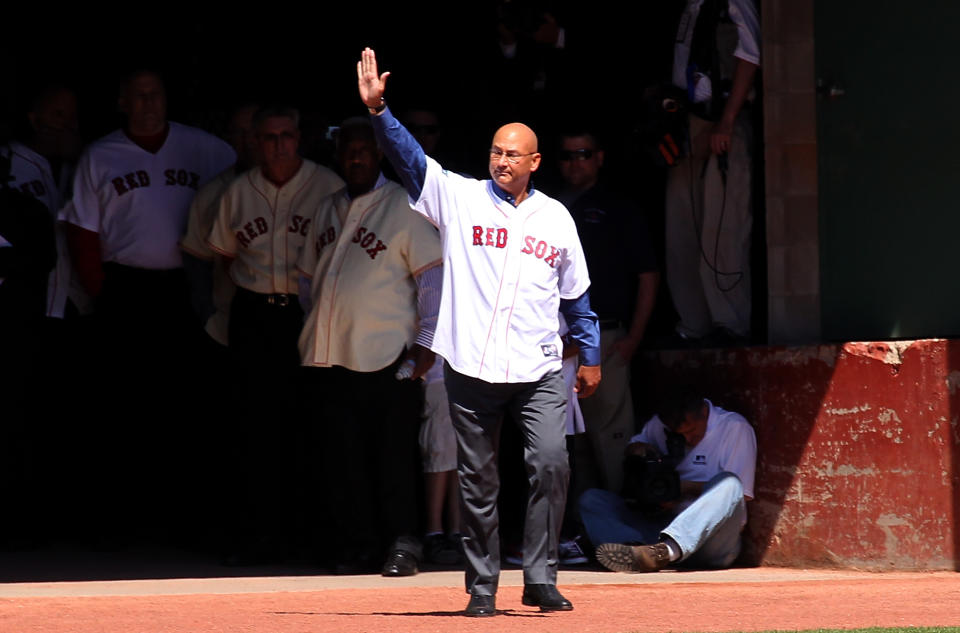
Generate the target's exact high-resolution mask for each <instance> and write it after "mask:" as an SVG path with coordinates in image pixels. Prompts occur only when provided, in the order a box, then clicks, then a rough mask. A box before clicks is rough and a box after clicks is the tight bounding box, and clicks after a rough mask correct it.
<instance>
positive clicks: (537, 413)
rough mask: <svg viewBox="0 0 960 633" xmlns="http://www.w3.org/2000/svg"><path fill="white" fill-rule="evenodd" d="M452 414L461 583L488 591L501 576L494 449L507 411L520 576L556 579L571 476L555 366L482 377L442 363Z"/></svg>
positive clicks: (535, 581)
mask: <svg viewBox="0 0 960 633" xmlns="http://www.w3.org/2000/svg"><path fill="white" fill-rule="evenodd" d="M444 381H445V383H446V386H447V397H448V399H449V400H450V417H451V418H452V420H453V426H454V429H456V432H457V462H458V471H459V476H460V493H461V497H460V502H461V516H462V519H461V523H462V525H463V527H464V541H463V545H464V552H465V554H466V558H467V572H466V588H467V591H468V592H469V593H471V594H477V595H494V594H496V592H497V587H498V584H499V578H500V532H499V527H500V526H499V518H498V514H497V505H496V504H497V493H498V491H499V489H500V478H499V475H498V473H497V451H498V444H499V441H500V428H501V425H502V423H503V418H504V414H505V413H509V414H510V417H511V418H513V419H514V420H515V421H516V422H517V424H518V425H519V427H520V433H521V435H522V437H523V446H524V461H525V463H526V471H527V483H528V485H529V488H528V493H527V514H526V520H525V522H524V531H523V581H524V583H526V584H556V582H557V568H558V558H557V546H558V542H559V538H560V523H561V521H562V520H563V508H564V503H565V501H566V495H567V484H568V482H569V478H570V467H569V465H568V462H567V448H566V439H565V430H566V429H565V421H566V406H567V394H566V390H565V388H564V383H563V378H562V377H561V376H560V372H559V371H557V372H551V373H548V374H546V375H544V376H543V377H542V378H540V379H539V380H537V381H535V382H525V383H496V384H493V383H488V382H485V381H483V380H479V379H477V378H470V377H468V376H464V375H463V374H460V373H457V372H456V371H454V370H453V369H451V368H450V367H449V365H448V366H446V367H445V369H444Z"/></svg>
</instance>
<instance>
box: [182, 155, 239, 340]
mask: <svg viewBox="0 0 960 633" xmlns="http://www.w3.org/2000/svg"><path fill="white" fill-rule="evenodd" d="M236 177H237V170H236V167H228V168H227V169H225V170H223V171H222V172H220V173H219V174H218V175H217V177H216V178H214V179H213V180H211V181H210V182H208V183H207V184H206V185H204V186H203V187H201V189H200V191H198V192H197V195H196V196H194V198H193V202H192V203H191V204H190V214H189V216H188V218H187V232H186V233H185V234H184V235H183V238H182V239H181V240H180V248H181V249H183V250H184V251H186V252H187V253H190V254H191V255H193V256H194V257H198V258H200V259H207V260H214V261H213V307H214V309H215V310H216V312H214V313H213V314H212V315H210V318H209V319H207V322H206V323H205V324H204V330H205V331H206V332H207V334H209V335H210V337H211V338H212V339H213V340H215V341H217V342H218V343H220V344H221V345H226V344H227V343H228V334H227V332H228V326H229V323H230V302H231V301H232V300H233V295H234V292H235V291H236V286H234V285H233V280H231V279H230V275H229V273H228V272H227V267H226V263H225V260H224V259H223V258H220V257H214V252H213V250H212V249H211V248H210V245H209V244H207V236H208V235H210V229H211V228H213V221H214V220H215V219H216V217H217V212H218V211H219V210H220V196H222V195H223V193H224V192H225V191H226V190H227V187H229V186H230V183H231V182H233V181H234V179H235V178H236Z"/></svg>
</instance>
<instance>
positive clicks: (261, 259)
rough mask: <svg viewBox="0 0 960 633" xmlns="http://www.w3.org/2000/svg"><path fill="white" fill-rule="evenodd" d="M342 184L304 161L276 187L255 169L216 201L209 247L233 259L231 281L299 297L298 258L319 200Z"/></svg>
mask: <svg viewBox="0 0 960 633" xmlns="http://www.w3.org/2000/svg"><path fill="white" fill-rule="evenodd" d="M342 186H343V181H342V180H341V179H340V177H339V176H337V175H336V174H335V173H334V172H333V171H331V170H330V169H327V168H326V167H323V166H321V165H317V164H316V163H314V162H311V161H309V160H304V161H303V164H302V165H301V166H300V169H299V170H298V171H297V173H296V175H294V177H293V178H291V179H290V180H288V181H287V182H285V183H284V184H283V186H280V187H278V186H276V185H275V184H273V183H272V182H270V181H269V180H267V178H266V177H265V176H264V175H263V171H262V170H261V169H260V168H259V167H255V168H253V169H251V170H249V171H248V172H246V173H245V174H242V175H241V176H240V177H238V178H237V179H236V180H234V181H233V182H232V183H231V184H230V186H229V187H227V190H226V191H225V192H224V194H223V195H222V196H221V197H220V208H219V211H218V213H217V217H216V219H215V220H214V223H213V228H212V229H211V230H210V235H209V236H208V237H207V243H208V244H209V246H210V247H211V248H212V249H213V250H214V251H216V252H217V253H219V254H221V255H223V256H225V257H233V258H235V259H234V261H233V263H232V264H231V265H230V278H231V279H232V280H233V282H234V283H235V284H237V285H238V286H240V287H241V288H246V289H247V290H251V291H253V292H259V293H262V294H297V283H298V280H299V273H298V272H297V269H296V264H297V258H298V257H299V256H300V249H301V247H302V246H303V244H304V239H305V238H306V236H307V233H308V232H309V230H310V224H311V222H312V220H313V216H314V213H315V212H316V210H317V206H318V205H319V204H320V201H321V200H322V199H323V198H324V197H326V196H328V195H329V194H331V193H333V192H334V191H336V190H337V189H339V188H340V187H342Z"/></svg>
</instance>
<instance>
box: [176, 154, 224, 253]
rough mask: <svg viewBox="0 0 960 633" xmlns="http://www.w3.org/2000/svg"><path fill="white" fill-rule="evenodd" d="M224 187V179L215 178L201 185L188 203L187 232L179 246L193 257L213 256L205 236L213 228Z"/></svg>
mask: <svg viewBox="0 0 960 633" xmlns="http://www.w3.org/2000/svg"><path fill="white" fill-rule="evenodd" d="M231 172H232V168H231ZM224 177H226V176H224ZM224 189H225V185H224V181H223V180H221V178H215V179H214V180H212V181H210V182H209V183H207V184H206V185H204V186H203V187H201V189H200V191H199V192H197V195H196V196H195V197H194V198H193V202H192V203H191V204H190V213H189V215H188V218H187V232H186V233H185V234H184V236H183V239H182V240H180V247H181V248H182V249H183V250H185V251H186V252H188V253H190V254H191V255H193V256H194V257H201V258H204V259H210V258H212V257H213V252H212V251H211V250H210V246H209V245H208V244H207V236H208V235H210V229H211V228H213V227H212V225H213V223H214V221H215V220H216V218H217V212H218V211H219V210H220V196H221V194H222V193H223V191H224Z"/></svg>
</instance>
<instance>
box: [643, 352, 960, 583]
mask: <svg viewBox="0 0 960 633" xmlns="http://www.w3.org/2000/svg"><path fill="white" fill-rule="evenodd" d="M641 376H642V378H641V380H640V381H638V382H639V383H640V384H642V385H643V387H642V389H641V391H642V392H643V393H642V396H641V401H643V403H644V404H647V405H648V406H651V407H653V406H655V394H656V393H658V392H660V390H661V389H662V388H663V387H664V386H666V385H667V384H669V383H670V382H672V381H676V380H684V381H687V382H690V381H693V382H694V383H696V384H700V385H702V386H703V388H704V391H705V393H707V395H708V397H710V398H711V400H713V401H714V402H716V403H717V404H719V405H721V406H723V407H725V408H727V409H732V410H735V411H739V412H740V413H743V414H744V415H745V416H746V417H747V419H748V420H750V421H751V422H752V423H753V424H754V427H755V429H756V431H757V441H758V450H759V454H758V465H757V483H756V494H757V498H756V499H755V500H754V501H753V502H752V503H751V507H750V521H749V525H748V532H747V539H746V540H747V547H746V548H745V551H744V555H743V559H742V560H743V562H745V563H747V564H768V565H785V566H796V567H808V566H830V567H856V568H861V569H876V570H882V569H958V568H960V567H958V563H960V557H958V551H960V547H958V543H960V536H958V529H957V526H958V514H957V512H958V508H960V492H958V491H960V473H958V472H957V470H958V463H960V461H958V451H960V434H958V429H957V416H958V410H960V395H958V394H957V393H956V391H957V390H956V386H957V384H958V383H960V345H956V344H954V342H952V341H947V340H922V341H899V342H894V343H846V344H842V345H841V344H836V345H820V346H814V347H804V348H777V347H772V348H770V347H767V348H744V349H735V350H697V351H693V350H690V351H680V352H678V351H669V352H667V351H664V352H657V353H649V354H648V355H647V356H646V357H645V358H644V359H643V360H642V368H641Z"/></svg>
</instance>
